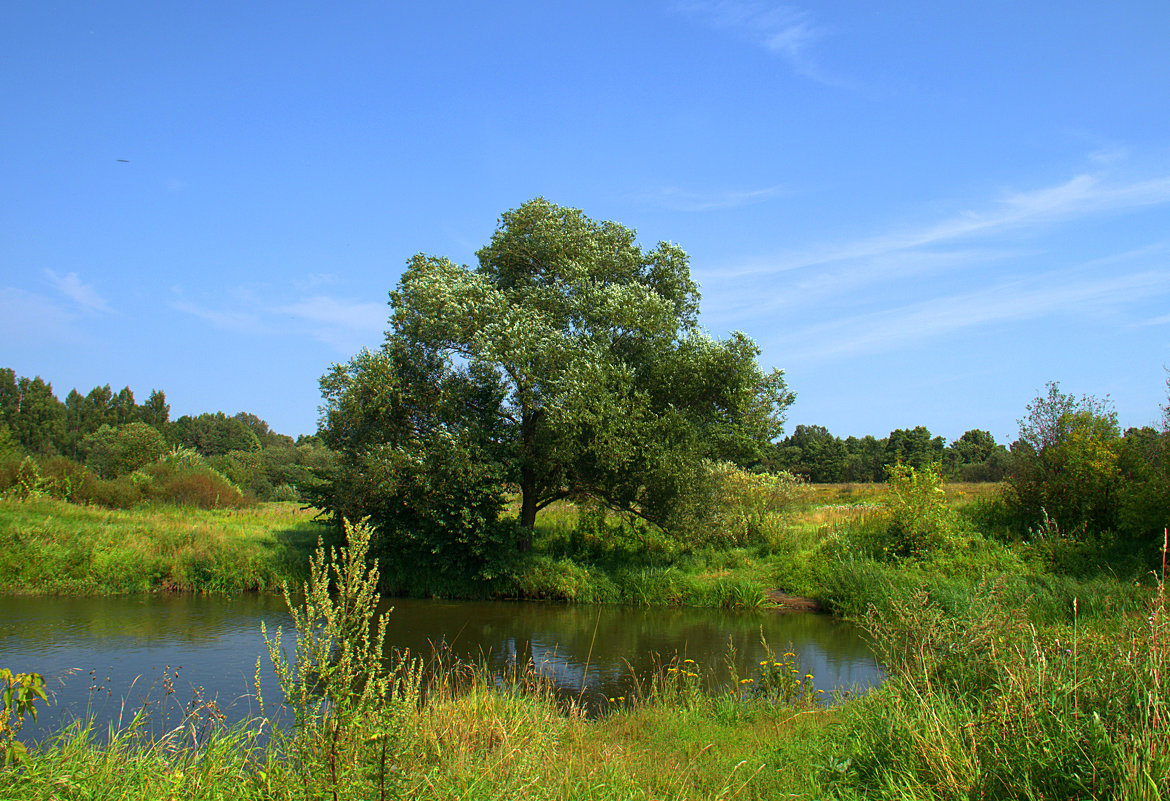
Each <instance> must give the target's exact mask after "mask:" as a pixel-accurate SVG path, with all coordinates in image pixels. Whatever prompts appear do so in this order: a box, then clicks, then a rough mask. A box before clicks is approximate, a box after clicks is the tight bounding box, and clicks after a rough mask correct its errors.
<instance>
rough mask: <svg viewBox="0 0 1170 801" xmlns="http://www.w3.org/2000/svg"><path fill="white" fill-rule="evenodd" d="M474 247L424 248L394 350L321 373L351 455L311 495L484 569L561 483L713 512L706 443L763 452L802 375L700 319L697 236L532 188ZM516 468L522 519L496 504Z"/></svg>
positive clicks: (728, 455) (713, 449) (392, 537)
mask: <svg viewBox="0 0 1170 801" xmlns="http://www.w3.org/2000/svg"><path fill="white" fill-rule="evenodd" d="M477 255H478V258H479V266H478V268H477V269H475V270H472V269H470V268H468V267H465V266H458V265H456V264H454V263H452V262H451V261H450V260H448V259H445V258H438V257H433V256H426V255H422V254H419V255H417V256H415V257H414V258H413V259H411V261H410V263H409V264H408V267H407V270H406V271H405V273H404V274H403V276H402V279H401V281H400V282H399V285H398V287H397V288H396V289H395V291H394V292H392V293H391V307H392V310H393V311H392V316H391V320H390V330H389V331H388V332H387V338H386V344H385V345H384V347H383V348H382V350H381V351H380V352H379V353H369V352H363V353H361V354H359V355H358V356H356V357H355V358H354V359H353V360H352V361H351V362H350V363H349V364H347V365H335V366H334V367H333V369H332V370H331V371H330V372H329V373H328V374H327V375H326V376H325V377H323V378H322V381H321V384H322V393H323V395H324V396H325V400H326V404H325V414H324V417H323V420H322V437H323V438H324V440H325V442H326V443H327V444H328V445H329V446H330V447H331V448H333V449H335V450H336V451H337V452H338V453H339V454H340V463H339V464H338V466H337V467H336V468H334V469H332V470H331V471H329V472H328V473H327V474H325V475H322V476H321V478H323V479H324V481H323V483H321V484H318V485H317V486H315V487H314V486H311V485H310V486H303V487H302V491H303V492H305V495H306V498H308V499H309V500H311V501H312V502H315V503H318V504H320V505H322V506H323V508H326V509H327V510H329V511H330V512H332V513H334V514H338V515H343V516H348V517H352V518H362V517H367V516H368V517H369V518H370V520H371V522H372V523H373V525H375V526H376V527H377V528H378V530H379V532H380V533H381V534H382V536H383V538H384V539H385V540H386V541H393V542H394V543H395V546H394V547H396V548H397V547H398V544H400V543H402V544H406V545H407V546H410V544H411V542H412V541H416V542H417V543H418V544H419V545H421V546H423V549H422V551H421V554H420V552H419V550H418V549H417V548H411V547H408V548H407V554H408V555H409V554H411V553H414V554H420V555H422V556H424V557H425V559H424V561H423V562H422V564H421V567H422V568H423V569H428V570H433V569H435V568H436V567H439V568H446V567H447V566H451V568H453V569H456V570H464V571H471V572H472V574H473V575H474V574H475V573H476V572H478V573H479V574H481V575H486V574H490V573H495V572H496V568H495V567H493V566H492V565H490V564H487V563H485V559H486V558H487V557H488V555H489V554H491V553H493V552H495V551H499V550H501V546H502V545H504V544H505V543H508V542H511V543H514V544H515V545H516V546H518V548H519V550H521V551H523V550H527V549H528V548H530V547H531V529H532V527H533V525H534V523H535V519H536V514H537V512H538V511H539V510H541V509H543V508H545V507H547V506H548V505H549V504H551V503H554V502H556V501H557V500H560V499H565V498H572V499H575V500H586V499H591V500H592V501H594V502H597V503H601V504H603V505H605V506H608V507H609V508H611V509H614V510H617V511H621V512H624V513H627V514H630V515H635V516H640V517H643V518H645V519H647V520H650V521H653V522H654V523H656V524H657V525H660V526H663V527H666V528H671V529H680V530H682V529H686V528H690V529H696V528H698V527H700V526H702V525H703V524H704V522H705V520H706V516H705V515H706V513H705V511H704V510H703V508H702V507H703V501H704V499H705V498H706V497H707V496H708V495H709V494H710V492H711V488H710V487H709V486H708V484H709V480H710V474H709V471H708V470H707V468H706V460H707V459H708V458H719V459H730V460H734V461H736V462H740V463H750V462H755V461H758V460H759V459H760V458H761V456H762V454H763V452H764V449H765V446H766V445H767V444H768V443H769V441H770V440H771V439H772V438H774V437H775V436H777V435H778V434H779V431H780V423H781V420H782V416H783V412H784V410H785V409H786V407H787V406H788V404H789V403H791V401H792V395H791V393H789V392H788V391H787V388H786V387H785V384H784V381H783V377H782V374H781V373H780V371H773V372H771V373H764V372H763V371H761V370H760V369H759V367H758V365H757V362H756V357H757V355H758V349H757V348H756V346H755V345H754V344H753V343H752V342H751V341H750V340H748V339H747V338H746V337H744V336H743V335H741V334H736V335H733V336H732V337H731V338H729V339H728V340H725V341H717V340H712V339H710V338H709V337H707V336H705V335H703V334H701V333H700V332H699V331H698V330H697V328H696V315H697V312H698V292H697V288H696V286H695V284H694V282H693V281H691V278H690V274H689V269H688V265H687V257H686V254H685V253H683V252H682V251H681V250H680V249H679V248H678V247H677V246H674V245H670V244H667V243H660V244H659V245H658V246H657V247H656V248H654V249H653V250H649V251H644V250H643V249H642V248H640V247H639V246H638V245H637V244H636V243H635V234H634V232H633V231H631V230H629V229H627V228H625V227H624V226H621V225H618V224H616V223H612V222H596V221H594V220H591V219H589V218H588V217H585V216H584V215H583V214H582V213H581V212H580V211H577V210H575V209H566V208H562V207H559V206H555V205H552V204H550V203H548V202H546V201H544V200H543V199H537V200H533V201H530V202H529V203H526V204H524V205H523V206H522V207H520V208H519V209H516V210H513V211H509V212H507V213H505V214H504V215H503V216H502V217H501V220H500V225H499V227H498V228H497V230H496V232H495V234H494V235H493V237H492V240H491V242H490V243H489V244H488V245H487V246H485V247H484V248H482V249H481V250H480V251H479V252H478V254H477ZM445 482H450V483H449V484H446V483H445ZM505 484H510V485H512V486H516V487H518V488H519V491H520V499H521V500H520V509H519V515H518V518H519V524H520V528H521V531H520V535H519V536H518V537H517V536H516V535H515V534H514V530H513V529H510V528H508V527H506V526H501V525H500V524H499V523H498V522H497V520H496V516H497V514H498V510H499V501H498V499H499V498H500V497H501V494H502V489H503V487H504V486H505ZM411 532H414V533H411ZM460 551H462V553H460ZM415 567H418V566H415V565H411V566H408V567H407V568H406V569H408V570H413V569H415Z"/></svg>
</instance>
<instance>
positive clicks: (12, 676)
mask: <svg viewBox="0 0 1170 801" xmlns="http://www.w3.org/2000/svg"><path fill="white" fill-rule="evenodd" d="M48 700H49V695H48V692H47V691H46V689H45V677H44V676H42V675H41V674H39V673H13V672H12V671H11V670H9V669H8V668H0V752H2V753H3V754H4V764H5V765H11V764H12V763H14V762H19V761H21V760H23V759H24V758H25V756H26V755H27V753H28V751H27V749H26V748H25V745H24V743H22V742H20V741H19V740H16V739H15V737H16V734H17V732H19V731H20V729H21V726H23V724H24V719H25V718H26V717H31V718H32V719H33V723H36V720H37V708H36V702H37V701H41V702H44V703H48Z"/></svg>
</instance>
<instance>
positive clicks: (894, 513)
mask: <svg viewBox="0 0 1170 801" xmlns="http://www.w3.org/2000/svg"><path fill="white" fill-rule="evenodd" d="M886 514H887V515H888V518H887V519H888V523H887V525H888V536H889V551H890V553H891V554H892V555H895V556H917V555H921V554H924V553H926V552H928V551H931V550H934V549H935V548H937V547H939V546H940V545H942V544H943V543H944V542H945V541H946V540H947V539H948V538H949V537H950V535H951V534H952V532H953V527H954V521H953V519H952V516H951V510H950V506H949V505H948V503H947V496H946V492H945V491H944V489H943V478H942V476H941V475H939V472H938V468H937V467H936V466H934V465H932V464H927V465H926V466H924V467H921V468H918V469H915V468H914V467H912V466H910V465H896V466H894V467H892V468H890V480H889V492H888V493H887V495H886Z"/></svg>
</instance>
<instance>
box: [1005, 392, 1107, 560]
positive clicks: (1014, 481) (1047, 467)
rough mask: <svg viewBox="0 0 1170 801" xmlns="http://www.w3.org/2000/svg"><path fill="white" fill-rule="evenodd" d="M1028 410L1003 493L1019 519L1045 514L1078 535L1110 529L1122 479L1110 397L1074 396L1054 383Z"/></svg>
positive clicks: (1035, 520) (1028, 521)
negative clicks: (1062, 390)
mask: <svg viewBox="0 0 1170 801" xmlns="http://www.w3.org/2000/svg"><path fill="white" fill-rule="evenodd" d="M1027 408H1028V416H1027V417H1026V418H1024V419H1023V420H1021V421H1020V438H1019V441H1018V442H1017V443H1016V444H1015V446H1014V447H1013V450H1012V453H1013V456H1014V457H1015V458H1014V460H1013V463H1012V467H1011V470H1010V471H1009V472H1008V474H1007V479H1006V480H1007V492H1006V495H1005V498H1006V499H1007V501H1008V503H1009V505H1010V506H1011V507H1012V509H1013V510H1014V512H1015V513H1016V515H1017V517H1018V518H1019V520H1020V522H1021V523H1022V524H1023V525H1025V526H1033V525H1037V524H1039V523H1040V522H1041V521H1042V519H1043V517H1044V515H1045V514H1047V516H1048V517H1049V518H1051V519H1052V520H1055V521H1056V523H1057V525H1059V526H1060V530H1061V531H1063V532H1064V533H1065V534H1066V535H1067V536H1072V537H1078V538H1081V537H1085V536H1086V535H1089V534H1093V533H1098V532H1103V531H1108V530H1111V529H1113V528H1114V526H1115V525H1116V523H1117V511H1118V505H1117V498H1118V495H1117V490H1118V487H1119V483H1120V479H1121V472H1120V469H1119V449H1120V442H1121V435H1120V431H1119V430H1118V426H1117V413H1116V412H1115V411H1114V410H1113V408H1112V406H1111V405H1110V404H1109V403H1108V401H1101V400H1098V399H1096V398H1093V397H1091V396H1085V397H1083V398H1080V399H1079V400H1078V399H1076V398H1074V397H1073V396H1072V395H1068V394H1066V393H1064V392H1061V391H1060V385H1059V384H1057V383H1049V384H1048V393H1047V395H1044V396H1040V397H1037V398H1036V399H1035V400H1033V401H1032V402H1031V403H1030V404H1028V407H1027Z"/></svg>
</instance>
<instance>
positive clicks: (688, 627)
mask: <svg viewBox="0 0 1170 801" xmlns="http://www.w3.org/2000/svg"><path fill="white" fill-rule="evenodd" d="M391 603H392V605H393V606H394V612H393V613H392V614H391V616H390V627H389V633H388V636H387V644H388V646H391V647H396V648H400V649H401V648H409V649H410V650H411V651H412V652H414V653H416V654H420V655H430V654H433V653H434V651H435V649H436V648H448V649H449V651H450V653H451V654H452V655H454V656H458V657H460V658H463V659H468V660H473V661H476V662H484V663H486V664H488V665H490V666H491V667H492V668H493V669H498V670H501V671H503V670H506V669H508V668H509V667H513V666H515V665H517V664H519V665H525V664H528V663H529V661H531V664H533V665H534V666H536V667H537V669H538V670H540V671H541V673H542V674H543V675H544V676H545V677H546V678H547V679H548V680H549V681H550V682H551V683H552V684H553V685H554V686H555V688H556V690H557V692H558V693H561V694H564V695H566V696H568V695H572V696H574V697H580V698H583V699H584V700H585V701H586V702H587V703H589V704H590V705H591V707H592V708H594V709H597V708H600V707H604V704H605V699H606V698H609V697H617V696H621V695H625V694H626V693H627V692H628V691H629V689H630V687H631V686H632V683H633V677H634V676H644V675H645V674H646V673H647V672H648V671H651V670H653V669H655V668H656V666H657V665H659V664H661V662H662V661H664V660H668V659H670V658H671V657H673V656H675V655H678V656H679V657H680V658H691V659H694V660H695V661H696V662H697V663H698V664H699V665H700V666H703V667H706V668H708V669H709V670H710V671H711V672H713V673H716V674H719V675H725V674H726V668H725V667H724V665H725V663H726V658H727V654H728V649H729V644H730V645H732V646H734V650H735V652H736V654H737V661H738V663H739V665H740V670H741V673H742V675H745V676H746V675H750V674H751V671H752V669H753V668H754V667H755V666H756V665H758V663H759V660H760V659H762V658H763V655H764V650H763V646H762V645H761V642H760V637H761V633H762V634H763V636H764V637H766V638H767V641H768V644H769V645H770V646H771V647H772V649H773V650H776V651H779V652H784V651H789V650H791V651H793V652H795V653H796V654H797V655H798V657H799V660H800V666H801V672H802V673H812V674H813V675H814V676H815V682H816V686H817V687H818V688H820V689H824V690H825V691H826V692H831V691H833V690H853V691H857V690H862V689H865V688H867V687H870V686H872V685H874V684H876V683H877V682H878V681H880V679H881V671H880V669H879V667H878V666H877V664H876V662H875V660H874V657H873V654H872V652H871V651H870V649H869V647H868V646H867V644H866V643H865V641H864V640H863V639H862V637H861V636H860V633H859V632H858V630H857V629H856V628H855V627H854V626H851V625H849V624H847V623H843V622H841V621H838V620H834V619H832V618H830V617H826V616H822V615H813V614H787V615H780V614H776V613H773V612H728V611H726V610H713V609H644V608H632V607H620V606H601V607H598V606H562V605H557V604H544V603H531V602H515V603H512V602H499V601H496V602H473V601H435V600H414V599H395V600H394V601H392V602H391ZM261 621H263V622H264V623H266V625H267V626H268V630H269V634H270V635H271V634H272V633H273V632H274V631H275V629H276V628H277V627H278V626H283V627H284V628H285V638H286V643H291V641H292V632H291V631H289V624H290V618H289V616H288V613H287V611H286V609H285V606H284V601H283V599H282V598H280V597H279V596H273V595H242V596H238V597H234V598H222V597H199V596H186V595H176V596H148V597H142V598H29V597H0V667H8V668H10V669H12V670H14V671H16V672H27V671H36V672H38V673H41V674H42V675H44V676H45V678H46V679H47V680H48V683H49V688H50V690H51V692H52V693H53V695H54V697H55V703H54V705H53V706H52V707H49V708H47V709H44V710H43V711H42V712H41V714H40V717H39V721H38V723H37V725H36V727H35V729H33V730H31V731H30V730H29V728H28V726H27V725H26V736H28V737H31V738H32V739H40V738H42V737H45V736H47V735H48V734H51V733H53V732H55V731H58V730H60V728H61V727H62V726H63V725H66V724H68V723H69V722H71V721H73V720H75V719H77V718H79V717H84V716H85V715H86V714H92V715H93V716H94V717H95V720H96V721H97V723H98V725H99V727H101V728H102V729H104V728H105V726H106V725H107V724H108V723H110V722H114V723H116V722H117V721H118V719H119V717H121V719H122V721H123V722H127V721H128V720H129V719H130V717H131V716H132V715H133V714H134V713H135V712H136V711H138V710H139V709H141V708H142V706H143V704H146V703H150V704H151V709H152V716H153V719H154V723H153V724H152V725H156V726H158V727H159V730H160V731H161V730H165V729H166V728H167V726H166V724H167V722H168V721H169V722H170V724H171V725H172V726H173V725H176V724H177V723H178V721H179V720H180V719H181V717H182V714H183V710H184V708H185V706H186V705H187V704H188V703H190V702H191V701H192V699H193V698H194V697H196V695H197V694H198V696H200V697H202V698H204V699H214V700H216V702H217V705H218V706H219V707H220V708H221V709H222V710H223V711H224V712H225V713H226V714H227V716H228V720H229V721H230V720H238V719H241V718H244V717H247V716H249V715H251V714H255V713H256V712H257V709H256V704H255V699H254V697H253V693H254V676H255V674H256V662H257V658H260V663H261V681H262V688H263V690H264V695H265V698H266V700H267V701H268V703H269V704H270V705H271V704H273V702H275V701H278V700H279V697H280V693H279V688H278V685H277V682H276V678H275V676H274V674H273V673H272V670H271V667H270V665H269V659H268V653H267V650H266V648H265V645H264V640H263V638H262V636H261V634H260V623H261ZM29 725H31V724H29Z"/></svg>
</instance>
